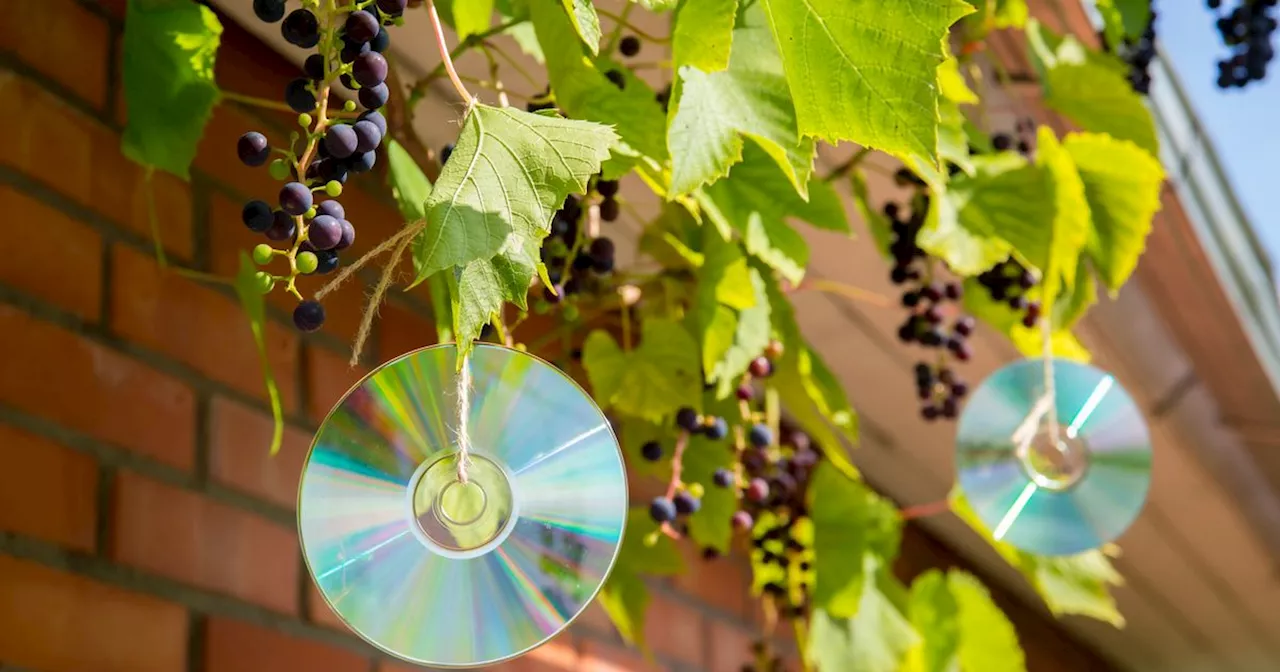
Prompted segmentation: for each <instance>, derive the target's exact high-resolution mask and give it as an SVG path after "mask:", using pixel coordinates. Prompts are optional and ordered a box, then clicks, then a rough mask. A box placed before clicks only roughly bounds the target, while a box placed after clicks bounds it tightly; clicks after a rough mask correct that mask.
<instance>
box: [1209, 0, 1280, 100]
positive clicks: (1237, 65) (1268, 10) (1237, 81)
mask: <svg viewBox="0 0 1280 672" xmlns="http://www.w3.org/2000/svg"><path fill="white" fill-rule="evenodd" d="M1208 5H1209V9H1210V10H1213V12H1214V13H1215V14H1217V15H1218V18H1217V22H1216V24H1215V25H1216V26H1217V28H1218V34H1219V35H1221V37H1222V43H1223V44H1225V45H1226V46H1227V47H1228V49H1230V51H1231V55H1230V56H1229V57H1228V58H1224V59H1223V60H1221V61H1219V62H1218V82H1217V84H1218V88H1220V89H1233V88H1235V89H1243V88H1244V87H1246V86H1248V85H1249V84H1251V83H1253V82H1261V81H1262V80H1264V79H1266V77H1267V66H1268V65H1270V63H1271V60H1272V59H1273V58H1275V48H1274V47H1273V46H1272V45H1271V35H1272V33H1274V32H1275V31H1276V26H1277V21H1276V17H1275V16H1274V14H1275V10H1276V5H1277V0H1240V1H1239V2H1237V4H1236V7H1235V9H1232V10H1231V11H1229V12H1224V13H1219V12H1221V10H1223V9H1224V8H1223V6H1222V5H1223V2H1222V0H1208Z"/></svg>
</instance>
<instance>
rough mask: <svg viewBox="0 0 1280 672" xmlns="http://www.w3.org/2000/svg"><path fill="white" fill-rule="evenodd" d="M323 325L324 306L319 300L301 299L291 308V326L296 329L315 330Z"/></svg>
mask: <svg viewBox="0 0 1280 672" xmlns="http://www.w3.org/2000/svg"><path fill="white" fill-rule="evenodd" d="M323 325H324V306H322V305H320V302H319V301H303V302H301V303H299V304H298V306H297V307H296V308H294V309H293V326H295V327H297V328H298V331H308V332H309V331H315V330H317V329H319V328H320V327H321V326H323Z"/></svg>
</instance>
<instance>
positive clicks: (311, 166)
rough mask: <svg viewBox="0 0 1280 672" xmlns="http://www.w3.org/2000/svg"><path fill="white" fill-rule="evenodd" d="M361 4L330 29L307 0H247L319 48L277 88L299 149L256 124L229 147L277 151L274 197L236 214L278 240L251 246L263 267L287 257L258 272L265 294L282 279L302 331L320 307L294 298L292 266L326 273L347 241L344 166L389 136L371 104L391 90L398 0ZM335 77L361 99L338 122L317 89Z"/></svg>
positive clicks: (365, 159) (259, 155) (259, 159)
mask: <svg viewBox="0 0 1280 672" xmlns="http://www.w3.org/2000/svg"><path fill="white" fill-rule="evenodd" d="M361 6H362V7H364V8H363V9H355V8H354V7H346V8H344V9H339V10H338V11H340V12H342V13H343V14H345V16H343V15H339V16H338V17H335V18H337V19H341V21H340V23H341V25H340V26H339V27H338V28H337V30H328V29H326V28H325V27H323V26H322V25H321V20H320V17H318V16H317V15H316V13H315V12H313V11H312V10H311V9H308V8H307V7H305V6H304V7H302V8H298V9H294V10H293V11H291V12H288V13H287V15H286V11H287V9H288V7H287V6H286V2H285V0H254V3H253V11H254V14H255V15H256V16H257V17H258V18H259V19H260V20H262V21H265V22H267V23H276V22H280V32H281V34H282V35H283V36H284V38H285V40H287V41H288V42H289V43H290V44H293V45H295V46H297V47H301V48H303V49H318V51H317V53H314V54H312V55H310V56H308V57H307V59H306V61H305V63H304V64H303V73H304V75H305V76H303V77H299V78H297V79H294V80H292V81H290V82H289V84H288V85H287V86H286V87H285V91H284V100H285V102H286V103H287V104H288V105H289V107H290V108H291V109H292V110H293V111H295V112H297V113H298V124H299V125H300V126H301V127H302V128H303V129H304V130H305V138H304V139H303V142H302V149H301V153H299V152H298V148H297V147H294V146H290V147H289V148H287V149H286V148H275V149H273V148H272V147H271V146H270V143H269V142H268V141H267V138H266V136H264V135H263V134H261V133H258V132H256V131H251V132H249V133H245V134H244V135H243V136H241V137H240V139H239V141H238V143H237V146H236V152H237V154H238V156H239V158H240V161H241V162H242V163H244V164H245V165H246V166H251V167H258V166H262V165H264V164H266V163H267V161H268V159H269V158H270V156H271V154H272V153H273V152H274V153H277V154H280V155H281V157H280V158H277V159H275V160H274V161H271V163H270V165H269V167H268V170H269V172H270V173H271V176H272V177H273V178H275V179H278V180H282V181H286V184H285V185H284V186H283V187H282V188H281V189H280V193H279V194H278V195H277V197H276V200H275V203H274V204H272V203H268V202H267V201H264V200H251V201H249V202H248V203H246V204H245V206H244V209H243V211H242V213H241V215H242V217H241V218H242V220H243V222H244V224H245V226H247V227H248V228H249V230H251V231H253V232H255V233H261V234H263V235H264V236H266V238H267V239H268V240H270V241H272V242H274V243H279V244H280V247H279V248H276V247H273V246H272V245H270V244H266V243H264V244H260V245H258V246H257V247H255V248H254V250H253V259H254V261H255V262H256V263H258V264H259V265H260V266H267V265H269V264H270V263H271V262H272V261H273V260H274V259H276V258H277V257H283V258H285V259H287V260H288V261H289V264H290V268H289V273H288V274H287V275H273V274H271V273H268V272H267V271H259V272H258V274H257V276H256V278H257V281H258V284H259V288H260V289H261V290H262V292H263V293H266V292H269V291H271V289H272V288H273V287H274V286H275V284H276V283H277V282H278V281H284V282H286V283H288V287H287V289H288V290H289V291H290V292H291V293H293V294H295V295H296V296H298V298H299V303H298V305H297V307H296V308H295V309H294V312H293V322H294V326H296V327H297V328H298V329H299V330H301V331H315V330H317V329H319V328H320V327H321V326H322V325H323V324H324V319H325V311H324V306H322V305H320V303H319V302H317V301H311V300H302V297H301V294H299V293H298V292H297V289H296V288H295V285H294V281H295V279H296V277H297V276H298V275H299V274H302V275H312V274H326V273H331V272H333V270H334V269H335V268H337V267H338V253H339V252H341V251H342V250H345V249H347V248H348V247H350V246H351V245H352V243H353V242H355V235H356V231H355V227H354V226H353V225H352V223H351V221H350V220H348V219H347V217H346V211H345V209H344V208H343V206H342V203H340V202H339V201H338V200H336V199H337V197H338V196H340V195H341V194H342V189H343V185H344V184H346V182H347V180H348V179H349V177H350V176H351V175H353V174H359V173H363V172H367V171H369V170H370V169H372V168H373V165H374V163H375V162H376V160H377V149H378V147H379V146H380V145H381V144H382V141H383V139H384V138H385V137H386V135H387V120H386V118H385V117H383V116H382V114H381V113H379V112H377V111H376V110H377V108H379V107H382V105H384V104H385V103H386V102H387V96H388V94H389V91H388V89H387V85H386V83H385V80H386V78H387V68H388V66H387V60H386V58H385V57H383V55H382V52H384V51H386V49H387V48H388V46H390V38H389V36H388V34H387V29H386V26H387V25H391V24H393V23H396V22H398V21H399V17H400V15H401V14H402V13H403V12H404V10H405V7H406V0H376V2H374V3H363V4H362V5H361ZM335 79H337V80H339V81H341V82H342V83H343V84H345V85H346V86H347V87H348V88H350V89H352V90H356V91H358V97H359V99H360V104H361V105H363V106H364V107H365V108H368V109H367V110H365V111H364V112H363V113H361V114H360V115H359V116H358V117H354V118H351V117H346V118H343V119H342V120H340V121H333V120H331V119H329V118H328V110H327V108H326V110H325V113H324V114H323V115H322V114H321V112H320V104H321V101H319V100H318V98H317V97H318V96H319V95H320V93H321V92H322V91H324V90H326V87H327V86H328V85H329V84H330V83H331V82H332V81H334V80H335ZM326 102H327V101H326ZM356 109H357V105H356V103H355V102H354V101H347V102H346V104H345V105H344V106H343V111H344V112H346V113H348V114H350V113H354V112H355V111H356ZM313 115H314V116H313ZM313 124H314V126H313ZM299 173H301V174H299ZM318 197H323V200H320V199H319V198H318Z"/></svg>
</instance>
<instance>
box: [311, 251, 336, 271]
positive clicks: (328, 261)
mask: <svg viewBox="0 0 1280 672" xmlns="http://www.w3.org/2000/svg"><path fill="white" fill-rule="evenodd" d="M316 260H317V261H318V262H319V263H317V264H316V273H318V274H320V275H326V274H329V273H332V272H333V269H335V268H337V267H338V252H337V251H336V250H320V251H318V252H316Z"/></svg>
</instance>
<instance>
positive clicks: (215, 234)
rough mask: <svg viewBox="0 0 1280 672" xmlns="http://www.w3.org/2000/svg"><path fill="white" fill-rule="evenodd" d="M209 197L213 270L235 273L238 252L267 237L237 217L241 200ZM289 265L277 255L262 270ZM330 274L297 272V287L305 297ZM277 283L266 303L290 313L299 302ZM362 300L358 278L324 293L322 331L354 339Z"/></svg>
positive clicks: (278, 271) (281, 270) (282, 269)
mask: <svg viewBox="0 0 1280 672" xmlns="http://www.w3.org/2000/svg"><path fill="white" fill-rule="evenodd" d="M211 200H212V207H211V209H210V219H209V229H210V238H211V243H212V244H211V249H210V250H209V253H210V261H211V264H212V268H213V272H214V273H216V274H218V275H224V276H234V275H235V274H236V271H237V270H239V268H240V253H241V252H245V253H248V252H250V251H251V250H252V249H253V247H254V246H255V245H257V244H259V243H265V242H268V241H267V239H266V238H264V237H262V236H260V235H258V234H255V233H253V232H252V231H250V230H249V229H247V228H245V226H244V224H243V223H242V222H241V219H240V209H241V207H242V205H243V204H241V203H237V202H235V201H232V200H231V199H230V198H227V197H226V196H223V195H221V194H214V195H213V197H212V199H211ZM288 268H289V265H288V263H287V262H286V261H285V260H284V259H283V258H278V259H276V260H275V261H274V262H272V264H271V265H270V266H267V267H266V269H265V270H269V271H271V272H273V273H276V274H280V275H283V274H285V273H287V272H288ZM332 278H333V276H332V275H322V276H305V275H304V276H300V277H299V278H298V290H299V291H301V292H302V295H303V296H304V297H307V298H310V297H311V296H312V295H314V294H315V292H316V290H318V289H320V288H321V287H323V286H324V285H325V283H327V282H328V281H329V280H331V279H332ZM277 287H278V289H277V290H276V291H273V292H271V293H270V294H268V295H267V303H269V304H271V305H274V306H276V307H278V308H280V309H281V310H283V311H285V312H286V313H292V312H293V309H294V307H295V306H297V305H298V299H297V298H296V297H294V296H293V295H291V294H289V293H287V292H285V291H284V287H283V285H278V286H277ZM364 300H365V299H364V285H363V283H362V282H361V281H360V280H359V279H358V278H352V279H350V280H348V281H347V282H345V283H343V284H342V286H341V287H339V288H338V289H336V290H335V291H334V292H333V293H331V294H329V295H327V296H326V297H325V299H324V305H325V315H326V317H325V322H324V331H325V332H326V333H330V334H334V335H336V336H338V337H339V338H342V339H343V340H346V341H350V340H352V339H354V338H355V335H356V330H357V329H358V328H359V326H360V315H361V314H362V313H363V311H364Z"/></svg>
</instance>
